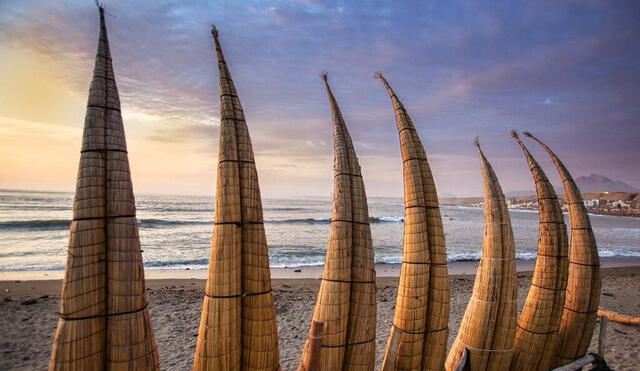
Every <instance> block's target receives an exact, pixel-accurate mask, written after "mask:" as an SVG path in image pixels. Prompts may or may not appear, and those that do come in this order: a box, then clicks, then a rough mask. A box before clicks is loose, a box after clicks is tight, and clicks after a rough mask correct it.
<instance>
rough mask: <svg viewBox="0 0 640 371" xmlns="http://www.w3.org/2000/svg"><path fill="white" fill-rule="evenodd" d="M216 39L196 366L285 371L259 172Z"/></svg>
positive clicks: (229, 76) (217, 39)
mask: <svg viewBox="0 0 640 371" xmlns="http://www.w3.org/2000/svg"><path fill="white" fill-rule="evenodd" d="M211 35H212V36H213V41H214V43H215V47H216V54H217V57H218V70H219V74H220V145H219V153H218V178H217V185H216V208H215V226H214V230H213V238H212V240H211V258H210V261H209V274H208V278H207V284H206V286H205V297H204V303H203V305H202V317H201V319H200V328H199V330H198V340H197V343H196V353H195V357H194V358H195V359H194V365H193V368H194V370H239V369H242V370H277V369H279V367H280V365H279V363H280V356H279V349H278V328H277V325H276V311H275V306H274V303H273V295H272V292H271V272H270V271H269V255H268V251H267V241H266V237H265V233H264V225H263V216H262V202H261V199H260V188H259V184H258V174H257V171H256V165H255V161H254V157H253V149H252V146H251V139H250V137H249V130H248V128H247V123H246V121H245V118H244V113H243V111H242V106H241V104H240V99H239V98H238V93H237V92H236V89H235V86H234V84H233V80H232V79H231V74H230V73H229V68H228V67H227V62H226V61H225V59H224V55H223V54H222V47H221V46H220V40H219V38H218V30H217V29H216V28H215V27H212V29H211Z"/></svg>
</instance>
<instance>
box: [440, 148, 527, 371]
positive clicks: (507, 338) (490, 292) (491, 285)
mask: <svg viewBox="0 0 640 371" xmlns="http://www.w3.org/2000/svg"><path fill="white" fill-rule="evenodd" d="M476 147H477V148H478V154H479V155H480V167H481V168H482V183H483V188H484V239H483V241H482V258H481V259H480V265H479V266H478V273H477V274H476V280H475V283H474V285H473V292H472V293H471V298H470V300H469V304H468V305H467V309H466V311H465V313H464V317H463V318H462V323H461V324H460V329H459V330H458V335H457V337H456V340H455V341H454V343H453V345H452V347H451V350H450V351H449V355H448V357H447V362H446V369H447V370H455V369H457V367H458V366H459V364H460V361H461V360H462V359H463V358H466V359H465V361H466V362H468V367H469V369H470V370H473V371H481V370H482V371H485V370H486V371H493V370H495V371H502V370H508V369H509V366H510V364H511V357H512V354H513V342H514V338H515V327H516V314H517V302H516V299H517V286H516V264H515V245H514V240H513V231H512V229H511V219H510V218H509V211H508V209H507V203H506V201H505V199H504V194H503V193H502V189H501V188H500V183H499V182H498V178H497V177H496V174H495V173H494V172H493V169H492V168H491V164H490V163H489V161H488V160H487V158H486V157H485V155H484V153H483V152H482V150H481V149H480V143H479V142H478V140H477V139H476ZM465 353H467V354H468V357H465Z"/></svg>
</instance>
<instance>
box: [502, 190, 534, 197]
mask: <svg viewBox="0 0 640 371" xmlns="http://www.w3.org/2000/svg"><path fill="white" fill-rule="evenodd" d="M535 194H536V191H535V190H533V189H532V190H529V191H509V192H505V194H504V197H507V198H509V197H518V196H533V195H535Z"/></svg>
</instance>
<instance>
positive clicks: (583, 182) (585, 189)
mask: <svg viewBox="0 0 640 371" xmlns="http://www.w3.org/2000/svg"><path fill="white" fill-rule="evenodd" d="M576 183H577V184H578V187H579V188H580V191H581V192H582V193H593V192H628V193H640V190H639V189H637V188H635V187H633V186H630V185H629V184H627V183H625V182H621V181H619V180H611V179H609V178H607V177H606V176H604V175H598V174H591V175H589V176H581V177H578V178H576Z"/></svg>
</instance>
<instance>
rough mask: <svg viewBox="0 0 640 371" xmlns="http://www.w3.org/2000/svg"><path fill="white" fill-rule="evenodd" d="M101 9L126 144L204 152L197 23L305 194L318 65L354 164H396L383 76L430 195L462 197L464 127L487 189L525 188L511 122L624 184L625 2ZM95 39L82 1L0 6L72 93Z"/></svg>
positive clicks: (1, 18)
mask: <svg viewBox="0 0 640 371" xmlns="http://www.w3.org/2000/svg"><path fill="white" fill-rule="evenodd" d="M107 10H108V12H109V13H111V14H113V15H114V16H115V17H116V18H114V17H108V18H107V23H108V28H109V36H110V41H111V49H112V54H113V57H114V65H115V70H116V75H117V80H118V85H119V89H120V94H121V98H122V101H123V109H125V110H131V111H136V112H140V113H142V114H147V115H148V116H149V117H147V119H144V118H138V119H136V120H135V122H136V123H138V124H139V125H140V126H141V127H140V128H137V129H139V130H140V131H142V132H144V136H142V137H140V135H138V136H137V137H136V138H140V140H142V139H144V140H147V141H150V142H155V143H157V144H158V145H162V144H175V145H178V144H179V145H191V146H192V147H193V148H194V149H195V150H194V156H197V154H198V153H199V152H201V151H210V152H214V151H215V150H216V149H215V146H216V145H217V140H216V136H217V125H218V118H217V117H218V97H217V71H216V69H217V66H216V63H215V55H214V50H213V47H212V42H211V38H210V35H209V25H210V24H212V23H214V24H216V25H217V26H218V28H219V29H220V33H221V38H222V44H223V48H224V52H225V55H226V57H227V60H228V62H229V66H230V69H231V73H232V75H233V77H234V80H235V82H236V87H237V89H238V91H239V94H240V96H241V100H242V102H243V106H244V108H245V113H246V116H247V118H248V124H249V127H250V130H251V135H252V139H253V142H254V147H255V151H256V155H257V156H264V158H266V159H268V163H267V162H265V169H269V171H272V172H274V176H276V175H275V172H276V171H282V172H284V173H286V174H287V176H294V173H295V172H296V171H297V172H301V173H304V174H305V176H307V177H308V179H309V182H308V183H309V185H310V187H309V188H310V189H312V188H316V187H315V186H314V185H313V184H314V181H315V180H314V179H317V178H318V177H319V176H320V174H323V172H322V171H321V169H320V168H319V167H320V166H325V165H326V164H330V158H331V155H332V152H331V131H330V118H329V113H328V107H327V102H326V96H325V94H324V91H323V88H322V84H321V82H320V80H319V78H318V77H317V73H318V72H319V71H320V70H322V69H327V70H328V71H329V72H330V82H331V84H332V87H333V89H334V93H335V94H336V96H337V98H338V101H339V103H340V105H341V108H342V111H343V114H344V115H345V118H346V119H347V123H348V125H349V128H350V130H351V134H352V137H353V138H354V142H355V145H356V149H357V151H358V153H359V155H360V157H361V163H362V164H363V167H365V166H367V165H366V164H368V163H369V162H370V161H374V160H375V161H376V162H375V163H380V161H379V159H380V158H389V159H390V160H389V162H388V166H389V167H393V166H397V164H394V163H393V160H391V159H393V158H397V156H399V149H398V141H397V133H396V130H395V127H394V125H395V124H394V117H393V112H392V110H391V105H390V103H389V99H388V97H387V96H386V93H385V91H384V89H383V88H382V86H381V85H380V82H379V81H377V80H374V79H372V78H371V74H372V72H373V71H377V70H382V71H383V72H384V73H385V75H386V76H387V77H388V79H389V80H390V82H391V84H392V85H393V87H394V88H395V89H396V92H397V94H398V95H399V96H400V97H401V99H403V101H404V103H405V105H406V107H407V109H408V110H409V112H410V114H411V115H412V117H413V119H414V122H415V123H416V125H417V126H418V129H419V131H420V134H421V136H422V138H423V141H424V143H425V146H426V147H427V151H428V152H429V154H430V155H431V157H432V162H434V164H435V165H434V167H435V168H436V169H438V170H439V171H445V172H446V173H445V174H444V175H442V176H441V181H442V182H444V184H443V186H442V187H440V188H448V189H456V191H455V193H458V194H473V193H475V194H477V193H479V190H480V185H479V184H477V185H466V184H465V185H458V184H456V182H458V181H459V179H457V178H456V176H455V174H458V175H459V176H467V175H469V174H476V173H477V170H476V168H477V163H476V161H475V154H474V152H473V147H472V145H471V141H472V139H473V137H474V136H475V135H476V134H479V135H481V137H482V139H483V144H484V146H485V148H486V150H487V152H488V153H489V154H491V156H492V158H495V159H496V161H498V162H499V164H500V166H505V169H504V171H502V175H503V177H504V181H503V183H505V184H503V186H505V187H504V188H505V189H510V187H513V188H514V189H522V188H529V187H528V183H529V182H530V181H529V178H528V177H527V176H526V175H525V176H523V174H524V172H523V169H524V170H525V171H526V168H525V167H524V166H523V165H522V158H521V153H519V151H518V148H517V146H515V145H514V144H513V143H512V140H511V139H510V137H509V134H508V133H509V130H510V129H511V128H514V127H515V128H522V129H529V130H532V131H537V132H538V133H540V135H541V136H544V137H546V138H550V141H552V142H554V144H555V145H556V147H558V146H559V147H562V146H565V145H566V143H571V144H572V146H571V151H566V152H563V157H564V159H565V160H566V161H567V162H568V164H569V165H570V168H572V169H576V172H578V173H577V174H575V175H579V174H580V173H579V172H582V171H585V172H599V171H604V170H605V169H613V170H611V171H612V172H614V173H609V174H608V175H610V176H612V177H614V178H621V179H622V180H625V181H628V182H631V183H635V184H640V175H639V174H638V173H637V172H633V171H632V170H633V169H634V166H635V165H634V164H633V162H632V161H631V160H629V158H634V157H635V158H637V157H638V155H640V153H639V152H638V151H639V150H638V148H640V138H639V136H640V134H639V131H638V130H637V122H638V119H639V118H640V108H637V104H635V103H636V101H637V98H638V93H637V92H638V91H640V65H638V64H637V60H639V59H640V45H639V44H638V43H637V42H635V40H637V39H638V37H639V36H640V31H639V29H638V27H637V19H639V18H640V4H638V3H637V2H634V1H620V2H616V3H615V4H612V3H610V2H553V1H542V2H535V3H529V4H514V3H502V2H496V3H485V2H466V1H452V2H445V3H440V2H437V3H436V2H434V3H426V4H425V3H424V2H422V1H408V2H402V4H396V3H388V2H384V1H372V2H366V3H357V4H356V3H350V2H340V1H312V0H299V1H284V0H278V1H276V0H274V1H229V2H209V3H206V2H182V1H177V0H161V1H137V2H127V1H116V0H114V1H111V2H109V4H108V9H107ZM97 31H98V30H97V12H96V10H95V7H94V6H93V4H92V3H91V2H86V1H79V0H77V1H70V2H46V3H45V2H37V1H5V2H3V3H2V4H0V46H3V45H4V46H5V47H12V48H18V49H24V50H31V51H33V52H36V53H39V54H40V55H42V56H45V57H46V58H48V59H49V60H50V62H51V63H52V64H55V65H56V66H62V67H64V68H62V69H61V70H62V71H64V72H62V74H63V76H61V78H63V79H64V80H65V81H67V83H68V85H69V87H70V89H72V90H74V91H76V92H78V93H79V94H86V91H87V89H88V82H89V79H90V76H91V69H92V63H93V62H92V60H93V56H94V54H95V47H96V40H97ZM541 102H542V103H543V104H541ZM151 117H155V118H158V119H157V120H155V121H154V120H153V119H151ZM604 127H606V128H607V130H603V128H604ZM621 133H624V135H621ZM503 159H504V161H503ZM508 159H511V161H508ZM306 165H308V166H309V168H308V169H305V168H304V166H306ZM369 166H372V168H376V165H369ZM382 166H387V165H386V162H385V165H380V167H382ZM287 169H295V170H292V171H289V172H287V171H288V170H287ZM374 173H375V172H374V171H372V172H371V174H374ZM376 184H377V183H376ZM384 184H387V188H389V189H388V190H386V189H385V185H384ZM397 185H398V182H397V181H396V180H395V179H388V181H387V182H386V183H385V182H384V181H383V182H381V183H380V184H379V185H378V186H375V187H374V188H375V189H374V190H373V192H376V193H378V194H381V195H385V194H389V193H392V194H396V195H400V194H401V189H397ZM322 187H325V186H324V185H323V186H322ZM391 187H394V188H393V189H391ZM322 189H323V191H322V192H324V190H326V187H325V188H322Z"/></svg>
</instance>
